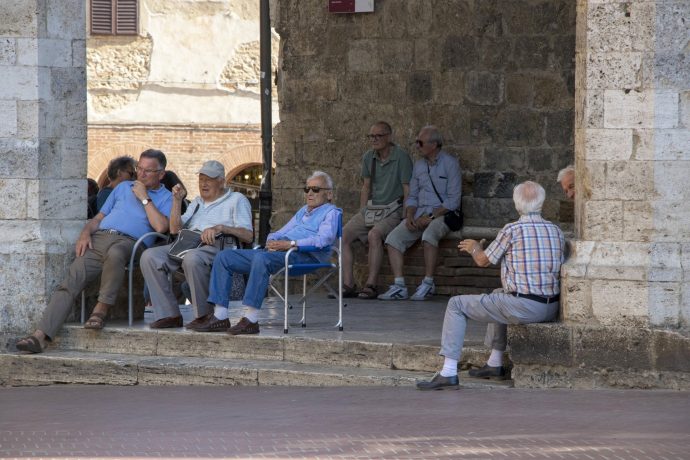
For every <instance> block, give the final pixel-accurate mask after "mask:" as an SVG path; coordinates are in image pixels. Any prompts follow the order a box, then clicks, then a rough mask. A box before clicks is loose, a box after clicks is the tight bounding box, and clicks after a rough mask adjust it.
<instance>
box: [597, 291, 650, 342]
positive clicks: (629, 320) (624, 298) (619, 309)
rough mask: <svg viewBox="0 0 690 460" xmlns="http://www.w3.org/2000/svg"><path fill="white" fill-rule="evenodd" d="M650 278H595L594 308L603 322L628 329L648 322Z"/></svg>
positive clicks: (644, 325) (643, 325)
mask: <svg viewBox="0 0 690 460" xmlns="http://www.w3.org/2000/svg"><path fill="white" fill-rule="evenodd" d="M649 294H650V293H649V285H648V282H647V281H626V280H597V279H594V280H592V312H593V313H594V316H595V318H596V319H598V320H599V322H600V323H601V324H603V325H610V326H614V325H615V326H624V327H628V328H629V330H631V331H632V330H634V329H635V328H639V327H646V326H648V325H649V309H648V305H649V302H650V300H651V299H650V297H649Z"/></svg>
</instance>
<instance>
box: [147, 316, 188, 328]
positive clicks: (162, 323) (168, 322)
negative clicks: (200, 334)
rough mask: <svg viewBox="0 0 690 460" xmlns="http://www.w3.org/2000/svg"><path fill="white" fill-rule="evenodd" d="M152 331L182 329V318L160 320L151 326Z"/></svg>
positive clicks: (169, 317)
mask: <svg viewBox="0 0 690 460" xmlns="http://www.w3.org/2000/svg"><path fill="white" fill-rule="evenodd" d="M149 327H150V328H151V329H168V328H173V327H182V316H168V317H165V318H161V319H158V320H156V321H154V322H152V323H151V324H149Z"/></svg>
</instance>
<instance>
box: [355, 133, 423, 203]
mask: <svg viewBox="0 0 690 460" xmlns="http://www.w3.org/2000/svg"><path fill="white" fill-rule="evenodd" d="M372 158H376V172H375V174H374V180H373V183H372V184H371V187H372V189H371V191H372V193H371V200H372V202H373V204H388V203H391V202H393V201H395V200H397V199H398V198H402V196H403V194H404V192H403V184H409V183H410V177H412V159H411V158H410V155H409V154H408V153H407V152H406V151H405V150H403V149H402V148H400V147H399V146H397V145H392V146H391V149H390V155H388V158H386V160H385V161H383V162H382V161H381V158H379V154H378V152H376V151H375V150H373V149H372V150H368V151H367V152H366V153H365V154H364V155H363V156H362V177H364V178H366V177H371V166H372Z"/></svg>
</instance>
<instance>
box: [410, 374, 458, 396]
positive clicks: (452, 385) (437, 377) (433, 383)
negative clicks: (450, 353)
mask: <svg viewBox="0 0 690 460" xmlns="http://www.w3.org/2000/svg"><path fill="white" fill-rule="evenodd" d="M458 388H460V385H459V384H458V376H457V375H454V376H452V377H444V376H442V375H441V374H440V373H438V372H437V373H435V374H434V376H433V377H432V378H431V380H429V381H428V382H417V389H418V390H422V391H427V390H457V389H458Z"/></svg>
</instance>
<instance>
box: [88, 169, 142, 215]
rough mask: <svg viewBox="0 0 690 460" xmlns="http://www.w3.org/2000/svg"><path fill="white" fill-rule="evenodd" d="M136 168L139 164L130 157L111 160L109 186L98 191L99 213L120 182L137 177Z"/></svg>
mask: <svg viewBox="0 0 690 460" xmlns="http://www.w3.org/2000/svg"><path fill="white" fill-rule="evenodd" d="M136 166H137V162H136V161H135V160H134V158H132V157H130V156H129V155H125V156H121V157H117V158H113V159H112V160H110V163H108V170H107V174H108V183H107V185H104V186H103V188H102V189H100V190H99V191H98V195H96V210H97V211H100V210H101V208H102V207H103V205H104V204H105V200H107V199H108V197H109V196H110V193H111V192H112V191H113V190H115V187H117V186H118V185H120V182H123V181H126V180H132V178H134V177H136V176H137V173H136V172H135V168H136Z"/></svg>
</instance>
